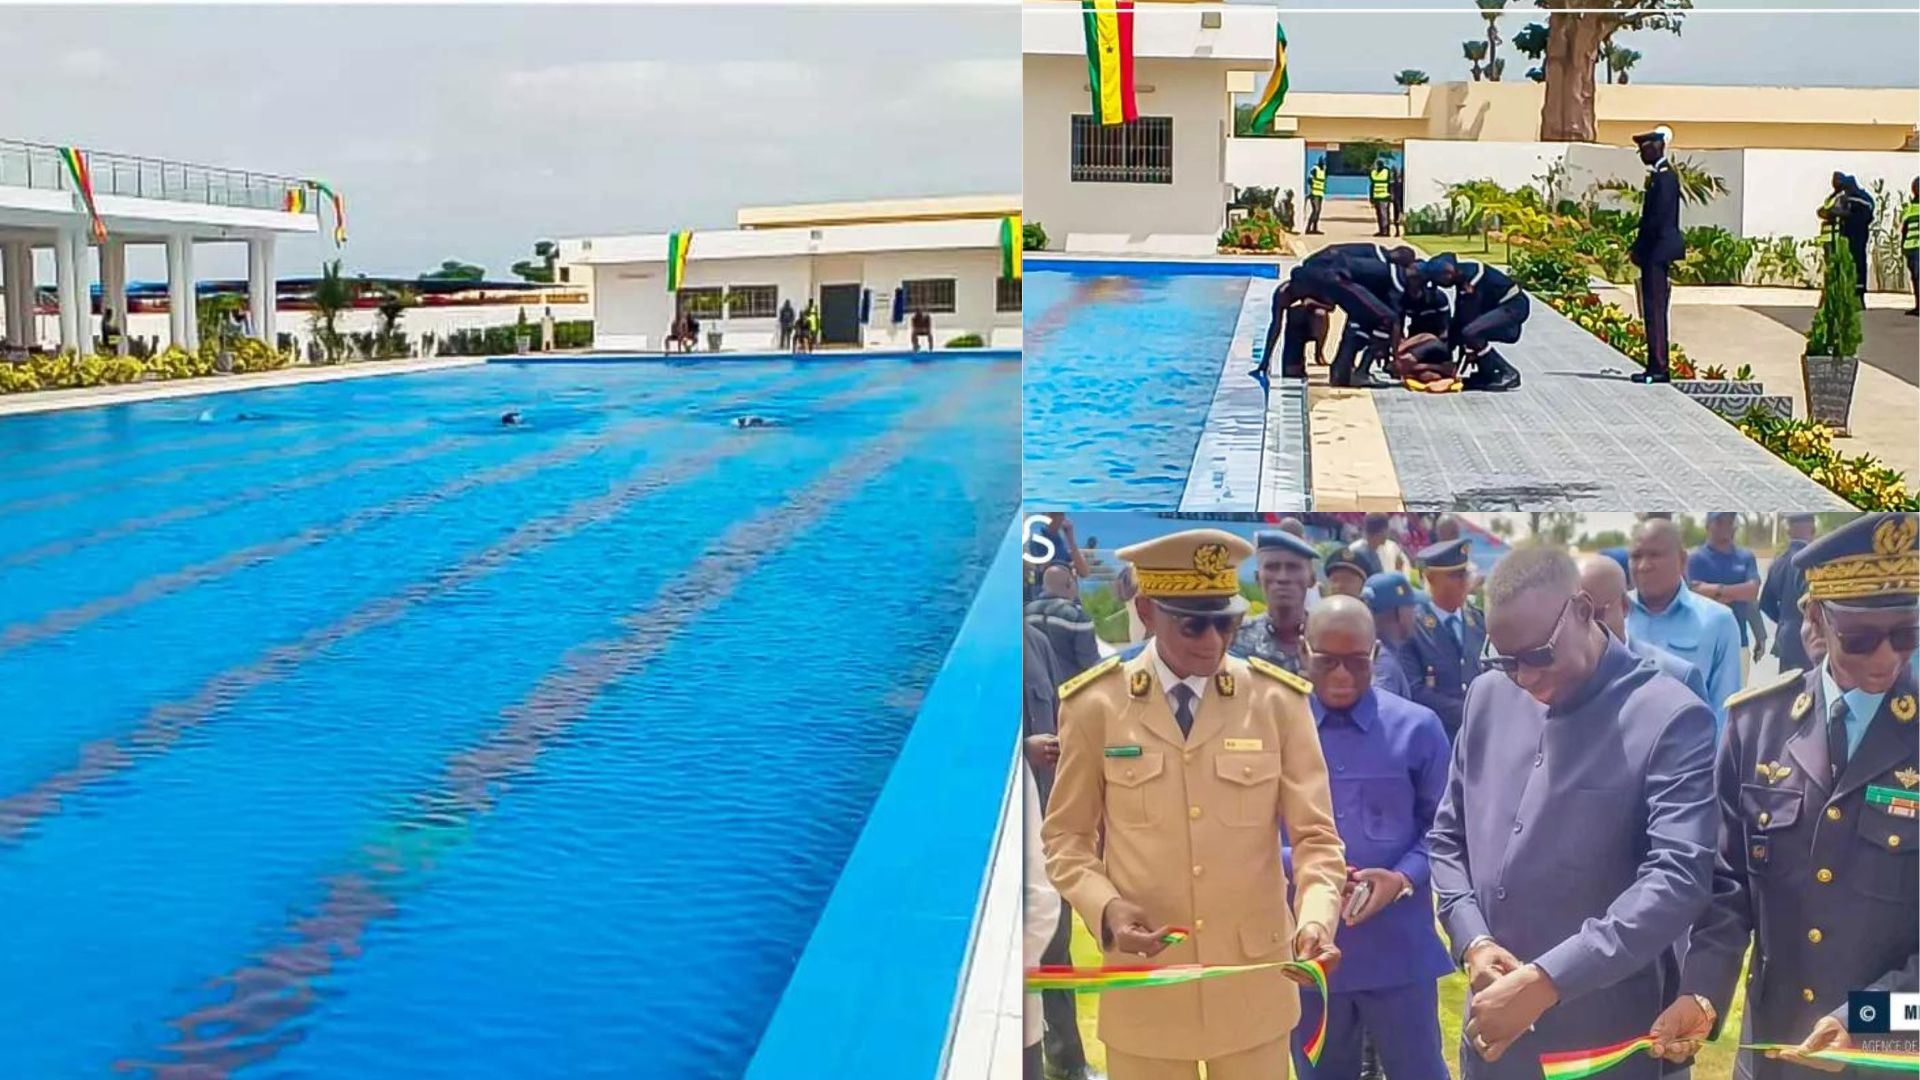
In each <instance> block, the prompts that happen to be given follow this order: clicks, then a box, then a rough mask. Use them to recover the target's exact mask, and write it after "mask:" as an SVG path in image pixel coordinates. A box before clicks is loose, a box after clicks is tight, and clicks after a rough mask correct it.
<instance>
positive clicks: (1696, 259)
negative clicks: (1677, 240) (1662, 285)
mask: <svg viewBox="0 0 1920 1080" xmlns="http://www.w3.org/2000/svg"><path fill="white" fill-rule="evenodd" d="M1686 239H1687V256H1686V258H1684V259H1682V260H1680V261H1679V262H1678V263H1675V264H1674V266H1673V280H1674V283H1675V284H1679V285H1738V284H1740V283H1741V282H1742V281H1745V280H1746V276H1747V264H1748V263H1749V262H1752V261H1753V253H1754V250H1755V249H1756V248H1757V247H1758V246H1759V244H1758V241H1755V240H1752V239H1748V238H1746V237H1740V236H1735V235H1733V234H1732V233H1730V232H1728V231H1727V230H1725V229H1723V228H1721V227H1720V226H1718V225H1696V226H1694V227H1693V228H1691V229H1688V230H1687V231H1686Z"/></svg>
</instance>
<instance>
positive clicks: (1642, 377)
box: [1628, 371, 1673, 383]
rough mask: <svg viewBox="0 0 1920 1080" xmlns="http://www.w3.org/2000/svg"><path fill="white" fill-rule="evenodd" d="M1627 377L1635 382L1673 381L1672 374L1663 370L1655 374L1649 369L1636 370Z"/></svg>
mask: <svg viewBox="0 0 1920 1080" xmlns="http://www.w3.org/2000/svg"><path fill="white" fill-rule="evenodd" d="M1628 377H1629V378H1631V379H1632V380H1633V381H1634V382H1637V383H1670V382H1672V381H1673V376H1671V375H1668V374H1666V373H1665V372H1661V373H1660V374H1658V375H1656V374H1654V373H1653V372H1651V371H1636V372H1634V373H1633V374H1632V375H1630V376H1628Z"/></svg>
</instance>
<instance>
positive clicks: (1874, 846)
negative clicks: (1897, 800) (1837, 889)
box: [1851, 803, 1920, 906]
mask: <svg viewBox="0 0 1920 1080" xmlns="http://www.w3.org/2000/svg"><path fill="white" fill-rule="evenodd" d="M1917 824H1920V823H1916V821H1915V819H1913V818H1910V817H1898V816H1895V815H1894V814H1893V813H1891V812H1890V811H1888V810H1887V809H1886V808H1885V807H1883V806H1876V805H1874V804H1873V803H1862V804H1861V808H1860V829H1859V833H1858V835H1859V838H1860V842H1859V843H1858V844H1856V845H1855V849H1856V850H1855V854H1854V858H1855V859H1856V860H1857V865H1856V866H1855V867H1854V869H1853V873H1852V875H1851V876H1852V878H1853V881H1854V885H1855V887H1856V888H1858V889H1859V890H1860V892H1861V893H1863V894H1864V895H1867V896H1871V897H1873V898H1874V899H1876V900H1890V901H1894V902H1897V903H1902V904H1906V905H1908V906H1912V905H1914V904H1920V870H1916V869H1915V868H1916V867H1920V859H1915V858H1914V855H1913V849H1914V847H1915V841H1916V839H1920V836H1916V834H1920V828H1917V827H1916V825H1917Z"/></svg>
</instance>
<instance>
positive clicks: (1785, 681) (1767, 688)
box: [1727, 668, 1806, 708]
mask: <svg viewBox="0 0 1920 1080" xmlns="http://www.w3.org/2000/svg"><path fill="white" fill-rule="evenodd" d="M1805 674H1806V672H1804V671H1802V670H1801V669H1799V668H1794V669H1793V670H1792V671H1787V672H1782V673H1781V675H1780V677H1779V678H1777V679H1775V680H1773V681H1772V682H1769V683H1762V684H1761V685H1759V686H1750V687H1748V688H1747V689H1745V690H1742V691H1740V692H1739V693H1737V694H1729V695H1728V696H1727V707H1728V708H1732V707H1733V706H1735V705H1738V704H1740V703H1741V702H1743V701H1747V700H1749V699H1752V698H1757V697H1760V696H1761V695H1763V694H1771V693H1773V692H1774V691H1775V690H1780V689H1784V688H1785V687H1788V686H1798V685H1800V678H1801V676H1803V675H1805Z"/></svg>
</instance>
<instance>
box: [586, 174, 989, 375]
mask: <svg viewBox="0 0 1920 1080" xmlns="http://www.w3.org/2000/svg"><path fill="white" fill-rule="evenodd" d="M1019 212H1020V200H1019V198H1018V197H1017V196H1012V195H1004V196H963V197H953V198H929V199H901V200H888V201H883V202H865V203H823V204H813V205H804V206H782V207H749V208H746V209H742V210H741V211H739V213H738V215H737V227H736V228H733V229H720V230H698V229H697V230H695V231H694V233H693V241H692V244H691V245H690V248H689V255H688V257H687V263H686V274H685V279H684V280H683V281H682V282H681V286H682V287H681V289H680V290H679V292H678V294H674V293H671V292H669V291H668V289H667V241H668V234H666V233H651V234H645V235H636V236H598V237H590V238H579V239H572V240H562V241H560V264H561V265H563V266H567V267H570V268H577V267H585V268H587V269H588V270H589V271H590V273H591V280H592V288H593V319H594V348H595V349H599V350H605V351H615V352H624V351H639V352H652V351H658V350H660V349H661V347H662V339H663V338H664V336H665V334H666V331H667V329H668V328H669V327H670V326H671V325H672V323H673V319H674V316H675V315H676V313H677V312H678V311H679V310H680V308H681V307H684V306H687V305H694V310H695V311H696V312H697V311H700V310H703V305H713V304H716V303H717V301H719V300H720V298H721V297H725V299H726V303H725V305H724V311H725V314H724V316H722V317H719V318H715V317H713V316H711V315H702V316H701V323H702V325H701V330H702V337H703V338H704V337H705V336H706V335H707V334H708V333H711V332H713V331H719V332H720V334H721V335H722V348H724V349H727V350H729V351H733V350H762V349H772V348H777V347H778V346H779V336H780V329H779V321H778V316H779V312H780V307H781V305H782V304H783V303H791V304H792V305H793V309H794V311H795V312H799V311H803V310H805V308H806V306H807V303H808V302H809V301H815V302H817V303H819V305H820V323H821V335H820V336H821V344H822V346H823V347H827V348H833V347H842V348H869V349H893V348H899V349H905V348H907V347H909V345H910V340H909V323H908V321H907V319H906V317H905V316H904V315H903V317H902V318H901V319H900V320H899V321H897V322H896V321H895V320H894V318H893V315H894V311H895V306H896V305H895V294H896V291H897V292H898V293H899V294H900V300H901V307H902V308H903V309H904V311H905V312H912V311H913V310H915V309H924V310H926V311H927V312H928V313H929V314H931V315H932V316H933V328H934V344H935V346H936V347H938V346H943V345H945V344H946V343H947V342H948V341H951V340H953V339H954V338H955V337H958V336H960V335H963V334H974V335H978V336H979V338H980V339H981V341H983V342H984V343H985V344H987V345H989V346H992V347H995V348H1018V347H1019V345H1020V281H1019V280H1018V279H1004V278H1002V277H1001V276H1000V269H1001V245H1000V229H1001V222H1002V221H1003V220H1004V219H1005V218H1007V217H1008V216H1011V215H1015V214H1018V213H1019ZM569 276H571V275H569ZM676 305H679V306H676ZM705 309H706V310H712V309H711V308H705ZM706 347H707V343H706V342H705V341H702V343H701V348H703V349H704V348H706Z"/></svg>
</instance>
